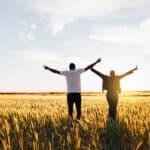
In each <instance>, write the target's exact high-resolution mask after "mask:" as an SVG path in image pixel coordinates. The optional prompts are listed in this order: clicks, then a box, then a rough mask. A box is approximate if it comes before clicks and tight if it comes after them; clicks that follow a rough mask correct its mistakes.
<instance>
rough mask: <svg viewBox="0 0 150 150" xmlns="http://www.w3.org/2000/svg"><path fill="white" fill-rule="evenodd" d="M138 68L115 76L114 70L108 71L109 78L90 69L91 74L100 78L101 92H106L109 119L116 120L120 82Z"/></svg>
mask: <svg viewBox="0 0 150 150" xmlns="http://www.w3.org/2000/svg"><path fill="white" fill-rule="evenodd" d="M137 69H138V68H137V67H135V68H133V69H132V70H129V71H128V72H126V73H124V74H121V75H116V74H115V71H114V70H111V71H110V76H108V75H104V74H103V73H101V72H99V71H97V70H95V69H93V68H92V69H91V71H92V72H94V73H96V74H97V75H98V76H99V77H100V78H102V80H103V83H102V91H104V90H107V93H106V99H107V102H108V105H109V117H110V118H113V119H116V116H117V104H118V93H120V92H121V87H120V80H121V79H122V78H124V77H125V76H127V75H130V74H132V73H133V72H134V71H135V70H137Z"/></svg>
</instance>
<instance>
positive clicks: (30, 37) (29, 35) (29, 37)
mask: <svg viewBox="0 0 150 150" xmlns="http://www.w3.org/2000/svg"><path fill="white" fill-rule="evenodd" d="M19 38H20V40H23V41H34V40H36V38H35V35H34V34H33V32H32V31H28V32H25V31H21V32H20V33H19Z"/></svg>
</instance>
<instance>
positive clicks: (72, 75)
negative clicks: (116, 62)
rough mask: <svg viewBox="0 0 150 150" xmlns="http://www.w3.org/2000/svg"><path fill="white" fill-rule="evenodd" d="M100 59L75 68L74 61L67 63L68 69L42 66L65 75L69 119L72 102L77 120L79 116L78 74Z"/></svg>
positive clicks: (79, 87)
mask: <svg viewBox="0 0 150 150" xmlns="http://www.w3.org/2000/svg"><path fill="white" fill-rule="evenodd" d="M100 61H101V59H100V58H99V59H97V61H95V62H94V63H92V64H90V65H88V66H87V67H85V68H80V69H76V66H75V64H74V63H70V64H69V70H66V71H58V70H56V69H52V68H50V67H48V66H46V65H44V68H45V69H46V70H50V71H51V72H53V73H57V74H59V75H63V76H65V77H66V82H67V103H68V113H69V116H70V117H71V119H73V104H74V103H75V105H76V110H77V120H80V117H81V80H80V75H81V74H82V73H83V72H85V71H87V70H88V69H91V68H92V67H93V66H94V65H96V64H97V63H99V62H100Z"/></svg>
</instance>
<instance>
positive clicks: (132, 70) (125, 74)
mask: <svg viewBox="0 0 150 150" xmlns="http://www.w3.org/2000/svg"><path fill="white" fill-rule="evenodd" d="M135 70H138V67H137V66H136V67H135V68H133V69H131V70H129V71H128V72H126V73H124V74H122V75H120V77H121V78H123V77H125V76H127V75H129V74H131V73H133V72H134V71H135Z"/></svg>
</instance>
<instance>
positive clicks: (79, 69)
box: [76, 68, 85, 72]
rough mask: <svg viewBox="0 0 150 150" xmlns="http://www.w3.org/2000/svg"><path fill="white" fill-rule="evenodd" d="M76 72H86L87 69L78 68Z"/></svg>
mask: <svg viewBox="0 0 150 150" xmlns="http://www.w3.org/2000/svg"><path fill="white" fill-rule="evenodd" d="M76 71H77V72H84V71H85V69H84V68H78V69H76Z"/></svg>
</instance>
